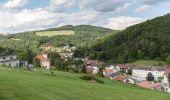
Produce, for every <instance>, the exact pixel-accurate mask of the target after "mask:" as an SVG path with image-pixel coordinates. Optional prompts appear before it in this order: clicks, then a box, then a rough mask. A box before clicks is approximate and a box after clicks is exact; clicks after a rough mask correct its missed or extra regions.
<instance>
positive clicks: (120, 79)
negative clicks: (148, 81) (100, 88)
mask: <svg viewBox="0 0 170 100" xmlns="http://www.w3.org/2000/svg"><path fill="white" fill-rule="evenodd" d="M124 79H126V76H125V75H119V76H117V77H116V78H114V79H113V80H116V81H123V80H124Z"/></svg>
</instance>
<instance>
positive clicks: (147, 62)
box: [131, 60, 167, 66]
mask: <svg viewBox="0 0 170 100" xmlns="http://www.w3.org/2000/svg"><path fill="white" fill-rule="evenodd" d="M131 64H136V65H146V66H155V65H159V64H163V65H167V64H166V62H163V61H154V60H138V61H136V62H133V63H131Z"/></svg>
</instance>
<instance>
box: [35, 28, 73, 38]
mask: <svg viewBox="0 0 170 100" xmlns="http://www.w3.org/2000/svg"><path fill="white" fill-rule="evenodd" d="M74 34H75V31H68V30H67V31H65V30H63V31H42V32H36V35H38V36H49V37H52V36H61V35H74Z"/></svg>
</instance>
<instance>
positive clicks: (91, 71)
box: [86, 66, 99, 75]
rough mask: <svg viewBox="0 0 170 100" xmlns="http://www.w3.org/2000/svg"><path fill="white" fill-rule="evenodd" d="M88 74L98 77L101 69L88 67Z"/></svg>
mask: <svg viewBox="0 0 170 100" xmlns="http://www.w3.org/2000/svg"><path fill="white" fill-rule="evenodd" d="M86 72H87V74H93V75H96V74H97V73H98V72H99V68H98V67H96V66H87V67H86Z"/></svg>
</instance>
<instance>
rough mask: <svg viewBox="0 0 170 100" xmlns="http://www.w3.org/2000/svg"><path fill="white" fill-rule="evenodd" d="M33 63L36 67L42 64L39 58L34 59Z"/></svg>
mask: <svg viewBox="0 0 170 100" xmlns="http://www.w3.org/2000/svg"><path fill="white" fill-rule="evenodd" d="M33 65H34V66H35V67H39V68H40V67H41V64H40V61H39V60H38V59H34V60H33Z"/></svg>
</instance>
